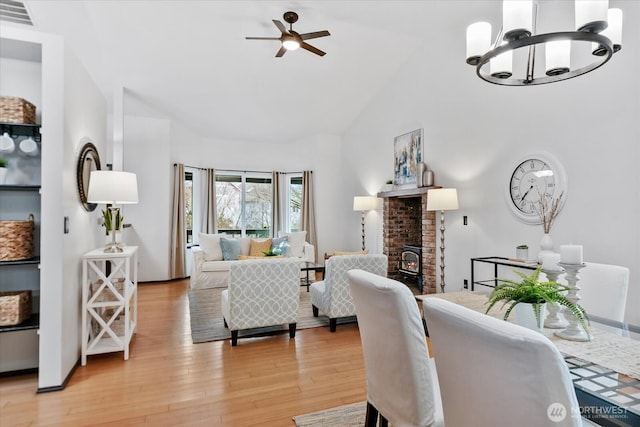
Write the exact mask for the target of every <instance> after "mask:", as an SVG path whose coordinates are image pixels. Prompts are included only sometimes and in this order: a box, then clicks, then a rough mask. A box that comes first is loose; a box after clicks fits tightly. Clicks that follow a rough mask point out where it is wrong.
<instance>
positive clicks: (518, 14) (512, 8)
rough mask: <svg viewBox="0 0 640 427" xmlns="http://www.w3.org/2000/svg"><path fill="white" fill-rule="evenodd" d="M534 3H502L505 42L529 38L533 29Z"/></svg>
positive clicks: (526, 0) (524, 0) (524, 1)
mask: <svg viewBox="0 0 640 427" xmlns="http://www.w3.org/2000/svg"><path fill="white" fill-rule="evenodd" d="M532 11H533V1H530V0H518V1H504V2H503V3H502V28H503V31H504V39H505V40H516V39H519V38H522V37H529V36H530V35H531V31H532V28H533V13H532Z"/></svg>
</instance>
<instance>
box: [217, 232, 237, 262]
mask: <svg viewBox="0 0 640 427" xmlns="http://www.w3.org/2000/svg"><path fill="white" fill-rule="evenodd" d="M220 248H221V249H222V258H223V259H224V260H225V261H234V260H237V259H238V255H240V241H239V240H238V239H226V238H224V237H221V238H220Z"/></svg>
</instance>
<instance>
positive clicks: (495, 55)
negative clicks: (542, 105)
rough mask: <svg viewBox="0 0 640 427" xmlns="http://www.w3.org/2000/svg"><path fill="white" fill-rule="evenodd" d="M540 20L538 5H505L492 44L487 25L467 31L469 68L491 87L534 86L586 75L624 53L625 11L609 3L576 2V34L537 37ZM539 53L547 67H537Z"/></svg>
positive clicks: (521, 0)
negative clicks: (541, 53)
mask: <svg viewBox="0 0 640 427" xmlns="http://www.w3.org/2000/svg"><path fill="white" fill-rule="evenodd" d="M553 3H554V2H547V4H550V5H552V4H553ZM537 17H538V2H537V1H530V0H515V1H503V2H502V29H501V30H500V31H499V32H498V35H497V37H496V39H495V41H494V42H493V44H492V42H491V24H489V23H488V22H476V23H474V24H471V25H469V27H467V64H469V65H473V66H475V67H476V74H477V75H478V77H480V78H481V79H483V80H485V81H487V82H489V83H495V84H499V85H505V86H532V85H539V84H545V83H554V82H558V81H562V80H567V79H570V78H573V77H577V76H580V75H582V74H586V73H588V72H590V71H593V70H595V69H596V68H599V67H601V66H602V65H604V64H605V63H606V62H607V61H609V59H611V56H612V55H613V54H614V52H617V51H619V50H620V49H621V48H622V10H620V9H609V2H608V1H600V0H576V1H575V28H576V30H575V31H564V32H551V33H545V34H537V33H536V27H537ZM536 50H539V51H540V50H543V51H544V62H543V61H542V59H540V60H538V64H536V53H537V52H536ZM538 53H539V52H538ZM540 56H541V55H540ZM541 63H542V65H541Z"/></svg>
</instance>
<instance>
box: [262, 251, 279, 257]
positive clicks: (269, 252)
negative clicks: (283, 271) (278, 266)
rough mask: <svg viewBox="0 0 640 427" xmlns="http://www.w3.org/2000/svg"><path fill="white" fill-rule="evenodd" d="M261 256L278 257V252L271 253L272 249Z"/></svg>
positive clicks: (263, 252)
mask: <svg viewBox="0 0 640 427" xmlns="http://www.w3.org/2000/svg"><path fill="white" fill-rule="evenodd" d="M262 254H263V255H264V256H266V257H269V256H278V255H280V254H279V253H278V252H273V250H272V249H269V250H268V251H262Z"/></svg>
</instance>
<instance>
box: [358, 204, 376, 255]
mask: <svg viewBox="0 0 640 427" xmlns="http://www.w3.org/2000/svg"><path fill="white" fill-rule="evenodd" d="M377 206H378V198H377V197H374V196H355V197H354V198H353V210H354V211H360V212H362V250H363V251H364V214H365V212H366V211H372V210H375V209H376V207H377Z"/></svg>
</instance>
